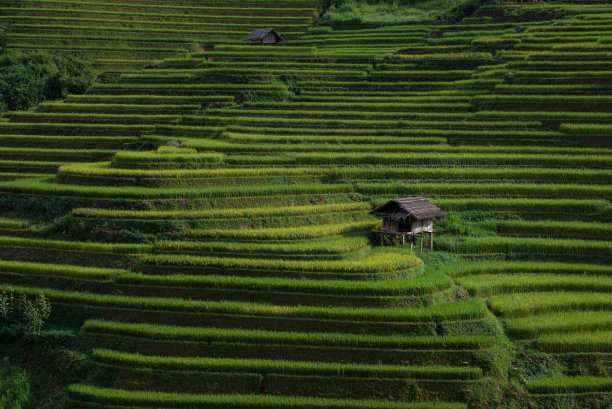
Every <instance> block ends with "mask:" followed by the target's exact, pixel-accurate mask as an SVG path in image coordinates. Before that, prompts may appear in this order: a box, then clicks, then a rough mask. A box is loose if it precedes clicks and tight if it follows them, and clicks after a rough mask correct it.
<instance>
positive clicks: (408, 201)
mask: <svg viewBox="0 0 612 409" xmlns="http://www.w3.org/2000/svg"><path fill="white" fill-rule="evenodd" d="M370 214H376V215H379V216H382V219H383V222H382V227H381V228H380V229H378V230H377V232H378V233H379V235H380V244H381V245H383V244H384V238H385V235H392V236H395V237H399V238H401V239H402V244H404V242H405V240H406V236H408V237H409V238H410V248H411V249H412V247H413V245H414V237H415V236H417V235H420V236H421V250H423V234H425V233H429V237H430V241H429V243H430V248H431V250H433V233H434V228H433V221H434V219H437V218H438V217H442V216H444V215H445V214H444V212H443V211H442V210H440V208H438V207H437V206H435V205H433V204H431V202H430V201H429V200H427V198H425V197H423V196H417V197H404V198H400V199H393V200H389V201H388V202H387V203H385V204H383V205H380V206H378V207H377V208H376V209H374V210H372V211H371V212H370Z"/></svg>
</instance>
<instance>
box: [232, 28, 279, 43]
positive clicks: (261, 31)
mask: <svg viewBox="0 0 612 409" xmlns="http://www.w3.org/2000/svg"><path fill="white" fill-rule="evenodd" d="M270 32H273V33H274V34H275V35H276V37H278V39H279V40H280V41H285V39H284V38H283V37H282V36H281V35H280V34H278V32H277V31H276V30H275V29H273V28H256V29H255V30H253V31H251V34H249V35H248V36H246V37H244V38H243V39H242V41H253V40H255V41H257V40H263V38H264V37H265V36H266V35H268V34H269V33H270Z"/></svg>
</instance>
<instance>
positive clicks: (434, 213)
mask: <svg viewBox="0 0 612 409" xmlns="http://www.w3.org/2000/svg"><path fill="white" fill-rule="evenodd" d="M370 214H379V215H383V216H387V217H391V218H392V219H394V220H399V219H406V218H408V217H410V216H412V217H413V218H415V219H417V220H426V219H435V218H438V217H442V216H444V215H445V213H444V212H443V211H442V210H440V208H439V207H437V206H435V205H433V204H431V202H430V201H429V200H427V198H426V197H423V196H417V197H404V198H400V199H393V200H389V201H388V202H387V203H385V204H383V205H380V206H378V207H377V208H376V209H374V210H372V211H371V212H370Z"/></svg>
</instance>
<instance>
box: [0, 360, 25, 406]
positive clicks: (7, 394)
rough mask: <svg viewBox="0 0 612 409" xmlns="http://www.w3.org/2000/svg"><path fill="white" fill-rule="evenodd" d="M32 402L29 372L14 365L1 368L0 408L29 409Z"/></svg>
mask: <svg viewBox="0 0 612 409" xmlns="http://www.w3.org/2000/svg"><path fill="white" fill-rule="evenodd" d="M31 403H32V392H31V385H30V380H29V378H28V375H27V373H26V372H25V371H24V370H22V369H20V368H14V367H12V368H11V367H9V368H7V369H6V370H5V369H2V370H0V409H27V408H29V407H30V404H31Z"/></svg>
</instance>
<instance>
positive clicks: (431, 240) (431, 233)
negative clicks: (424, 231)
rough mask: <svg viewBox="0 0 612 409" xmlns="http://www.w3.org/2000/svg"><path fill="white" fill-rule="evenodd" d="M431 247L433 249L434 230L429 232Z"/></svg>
mask: <svg viewBox="0 0 612 409" xmlns="http://www.w3.org/2000/svg"><path fill="white" fill-rule="evenodd" d="M429 249H430V250H432V251H433V230H432V231H431V232H430V233H429Z"/></svg>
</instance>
